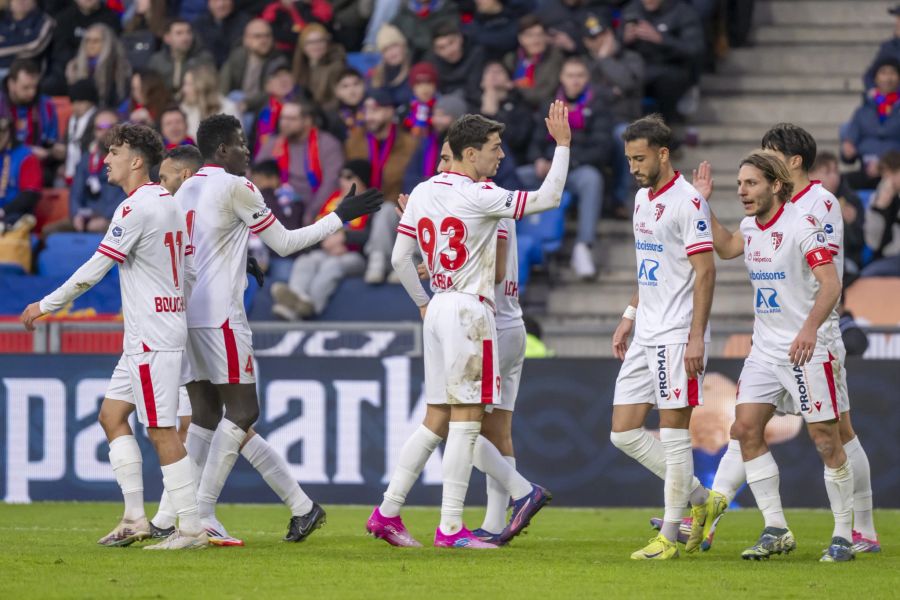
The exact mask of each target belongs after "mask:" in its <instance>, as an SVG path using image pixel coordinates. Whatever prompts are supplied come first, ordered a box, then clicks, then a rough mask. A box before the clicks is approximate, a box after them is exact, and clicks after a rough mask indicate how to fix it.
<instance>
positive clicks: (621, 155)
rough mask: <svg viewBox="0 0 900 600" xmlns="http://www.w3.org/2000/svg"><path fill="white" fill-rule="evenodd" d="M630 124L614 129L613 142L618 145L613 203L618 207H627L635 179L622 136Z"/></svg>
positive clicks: (614, 164) (614, 163) (619, 125)
mask: <svg viewBox="0 0 900 600" xmlns="http://www.w3.org/2000/svg"><path fill="white" fill-rule="evenodd" d="M627 127H628V123H619V124H617V125H616V126H615V127H613V141H615V144H616V154H615V156H613V172H614V173H615V174H616V185H615V187H614V188H613V201H614V202H615V204H616V206H625V203H626V202H627V201H628V196H629V195H630V194H629V192H630V191H631V187H632V182H633V178H632V176H631V167H629V166H628V159H626V158H625V141H624V140H623V139H622V134H623V133H625V129H626V128H627Z"/></svg>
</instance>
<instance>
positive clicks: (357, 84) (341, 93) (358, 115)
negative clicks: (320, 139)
mask: <svg viewBox="0 0 900 600" xmlns="http://www.w3.org/2000/svg"><path fill="white" fill-rule="evenodd" d="M333 95H334V103H333V104H332V106H331V107H330V108H329V109H328V110H326V111H325V113H324V114H323V115H322V116H323V120H324V127H325V130H326V131H328V133H330V134H331V135H333V136H334V137H336V138H337V139H339V140H340V141H341V143H344V142H346V141H347V137H348V136H349V135H350V132H351V131H353V130H354V129H362V128H363V127H364V126H365V117H364V116H363V106H362V103H363V100H365V98H366V82H365V80H364V79H363V76H362V75H361V74H360V72H359V71H357V70H356V69H352V68H350V67H347V68H346V69H344V71H343V72H342V73H341V74H340V75H339V76H338V79H337V83H335V84H334V93H333Z"/></svg>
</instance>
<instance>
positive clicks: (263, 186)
mask: <svg viewBox="0 0 900 600" xmlns="http://www.w3.org/2000/svg"><path fill="white" fill-rule="evenodd" d="M250 180H251V181H252V182H253V184H254V185H256V187H257V188H259V192H260V193H261V194H262V196H263V201H265V203H266V206H268V207H269V210H271V211H272V213H273V214H274V215H275V218H276V219H278V220H279V221H280V222H281V224H282V225H284V227H285V229H298V228H300V227H303V200H302V198H301V197H300V194H298V193H297V192H296V191H294V188H292V187H291V186H290V185H286V184H284V182H282V181H281V169H280V168H279V166H278V162H277V161H276V160H274V159H271V158H270V159H266V160H262V161H259V162H257V163H254V164H253V166H252V167H251V169H250Z"/></svg>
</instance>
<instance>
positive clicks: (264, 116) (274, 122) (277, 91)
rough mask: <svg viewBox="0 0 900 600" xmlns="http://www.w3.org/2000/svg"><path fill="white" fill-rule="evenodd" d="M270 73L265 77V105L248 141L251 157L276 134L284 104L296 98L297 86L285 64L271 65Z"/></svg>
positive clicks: (255, 121) (257, 117)
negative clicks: (250, 142) (249, 142)
mask: <svg viewBox="0 0 900 600" xmlns="http://www.w3.org/2000/svg"><path fill="white" fill-rule="evenodd" d="M272 66H273V68H272V69H271V73H269V74H267V75H266V78H265V79H266V88H265V91H266V93H267V94H268V98H267V100H266V103H265V105H264V106H263V107H262V108H261V109H260V111H259V113H258V114H257V115H256V119H255V120H254V122H253V128H252V130H251V132H250V139H251V140H252V141H253V145H252V146H251V148H252V150H253V155H254V157H256V156H257V155H258V154H259V149H260V148H261V147H262V146H263V145H265V143H266V141H267V140H268V139H269V138H271V137H273V136H274V135H275V134H276V133H278V124H279V116H280V115H281V107H282V106H283V105H284V103H285V102H286V101H288V100H290V99H292V98H294V97H295V96H297V93H296V92H297V86H296V84H295V83H294V76H293V75H292V74H291V69H290V67H288V66H287V64H286V63H273V65H272Z"/></svg>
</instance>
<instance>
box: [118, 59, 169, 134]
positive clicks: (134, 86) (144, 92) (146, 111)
mask: <svg viewBox="0 0 900 600" xmlns="http://www.w3.org/2000/svg"><path fill="white" fill-rule="evenodd" d="M173 103H174V99H173V98H172V92H170V91H169V87H168V86H167V85H166V82H165V80H164V79H163V78H162V75H160V74H159V73H157V72H156V71H144V72H137V73H134V74H133V75H132V76H131V97H130V98H128V99H127V100H125V101H124V102H123V103H122V104H121V105H120V106H119V116H120V117H121V119H122V120H123V121H129V122H131V123H142V124H144V125H149V126H151V127H156V126H157V125H158V124H159V118H160V117H161V116H162V112H163V110H165V109H166V107H168V106H170V105H172V104H173Z"/></svg>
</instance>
